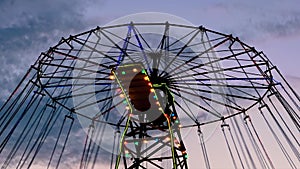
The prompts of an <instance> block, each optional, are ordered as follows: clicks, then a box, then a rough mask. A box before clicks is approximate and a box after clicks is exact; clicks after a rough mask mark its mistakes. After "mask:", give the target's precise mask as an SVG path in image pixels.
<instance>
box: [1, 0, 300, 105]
mask: <svg viewBox="0 0 300 169" xmlns="http://www.w3.org/2000/svg"><path fill="white" fill-rule="evenodd" d="M138 12H165V13H170V14H173V15H177V16H179V17H183V18H185V19H187V20H189V21H190V22H192V23H193V24H194V25H203V26H204V27H206V28H209V29H212V30H216V31H219V32H224V33H227V34H233V36H237V37H239V38H240V39H241V40H242V41H243V42H245V43H246V44H249V45H250V46H254V47H255V48H256V49H257V50H258V51H264V53H265V54H266V55H267V56H268V58H269V59H270V60H271V61H272V63H273V64H275V65H277V66H278V67H279V69H280V70H281V72H282V73H283V74H284V75H285V76H286V77H287V79H288V80H289V81H290V82H291V84H292V86H294V87H296V91H297V92H298V93H300V88H299V87H300V74H299V70H300V69H299V63H300V55H299V52H298V50H299V47H300V4H299V2H298V0H286V1H280V0H265V1H259V0H252V1H240V0H226V1H225V0H211V1H199V0H189V1H183V0H163V1H162V0H148V1H145V0H144V1H143V0H110V1H108V0H72V1H70V0H69V1H66V0H43V1H41V0H1V1H0V21H1V22H0V73H1V78H0V105H2V103H3V101H4V100H5V99H6V98H7V97H8V95H9V94H10V93H11V92H12V90H13V89H14V88H15V86H16V84H17V82H19V81H20V79H21V77H22V76H23V75H24V74H25V72H26V70H27V69H28V68H29V66H30V65H31V64H33V62H34V61H35V60H36V59H37V57H38V55H39V54H40V53H41V52H43V51H46V50H48V48H49V47H51V46H54V45H55V44H56V43H57V42H58V41H59V40H60V38H61V37H68V36H69V35H71V34H77V33H80V32H83V31H87V30H89V29H91V28H95V27H96V26H101V25H104V24H106V23H107V22H110V21H111V20H113V19H116V18H119V17H121V16H124V15H128V14H133V13H138Z"/></svg>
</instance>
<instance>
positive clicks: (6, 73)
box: [0, 0, 92, 101]
mask: <svg viewBox="0 0 300 169" xmlns="http://www.w3.org/2000/svg"><path fill="white" fill-rule="evenodd" d="M88 5H92V0H90V1H82V0H74V1H60V0H51V1H50V0H46V1H39V0H31V1H29V0H24V1H18V0H3V1H1V2H0V11H1V12H0V21H1V22H0V65H1V66H0V73H1V75H2V76H1V78H0V84H1V85H0V91H1V92H0V93H1V99H0V100H2V101H3V98H6V97H7V96H8V95H9V93H10V92H11V91H12V89H13V88H14V87H15V86H16V83H17V81H19V79H20V78H21V77H22V76H23V75H24V74H25V71H26V70H27V69H28V68H29V66H30V64H32V63H33V62H34V61H35V60H36V59H37V57H38V55H39V54H40V52H42V51H45V50H47V49H48V48H49V47H50V46H53V45H55V44H56V43H57V42H58V41H59V39H60V38H61V37H63V36H64V37H68V36H69V35H70V34H75V33H78V32H80V31H82V30H85V29H86V26H87V25H86V24H85V20H84V19H83V18H84V17H83V15H84V13H85V10H86V8H87V6H88Z"/></svg>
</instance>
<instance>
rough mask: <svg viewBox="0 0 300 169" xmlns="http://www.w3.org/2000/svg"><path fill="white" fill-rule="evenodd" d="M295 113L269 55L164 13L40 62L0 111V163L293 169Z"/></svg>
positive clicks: (61, 46) (102, 30) (66, 42)
mask: <svg viewBox="0 0 300 169" xmlns="http://www.w3.org/2000/svg"><path fill="white" fill-rule="evenodd" d="M299 102H300V98H299V96H298V95H297V93H296V92H295V91H294V90H293V88H292V87H291V86H290V85H289V84H288V83H287V81H286V80H285V79H284V77H283V76H282V74H281V73H280V72H279V70H278V69H277V68H276V67H275V66H274V65H273V64H272V63H271V62H270V61H269V59H268V58H267V57H266V56H265V54H264V53H263V52H258V51H256V50H255V48H254V47H251V46H249V45H247V44H245V43H243V42H242V41H241V40H240V39H239V38H237V37H233V36H232V35H227V34H223V33H219V32H217V31H213V30H210V29H207V28H205V27H203V26H194V25H193V24H191V23H190V22H188V21H186V20H184V19H182V18H179V17H176V16H173V15H169V14H162V13H141V14H134V15H129V16H125V17H122V18H119V19H117V20H115V21H112V22H111V23H108V24H107V25H104V26H102V27H97V28H95V29H92V30H89V31H87V32H83V33H80V34H78V35H74V36H70V37H69V38H62V39H61V40H60V41H59V43H58V44H57V45H55V46H53V47H51V48H50V49H49V50H48V51H46V52H44V53H42V54H41V55H40V57H39V58H38V59H37V61H36V62H35V63H34V64H33V65H32V66H31V68H30V69H29V70H28V72H27V73H26V75H25V76H24V78H23V79H22V81H21V82H20V84H19V85H18V86H17V88H16V90H15V91H14V92H13V93H12V95H11V96H10V97H9V98H8V100H7V102H6V103H5V104H4V105H3V106H2V107H1V109H0V110H1V114H0V115H1V119H0V143H1V147H0V148H1V149H0V153H1V156H0V161H1V162H2V164H3V165H2V168H23V167H24V168H34V167H36V166H37V165H41V166H45V167H48V168H51V167H56V168H58V167H66V166H68V165H69V163H68V160H70V156H72V158H73V159H74V158H75V159H77V160H75V161H76V162H74V165H73V166H75V167H77V168H96V167H106V168H108V167H110V168H188V167H190V168H193V167H196V166H197V167H199V166H200V165H203V166H205V167H206V168H214V167H218V165H219V164H220V163H221V164H222V163H226V162H227V164H226V165H232V166H233V167H235V168H275V167H276V166H289V167H291V168H296V166H299V165H298V164H299V161H300V156H299V137H297V134H298V133H299V130H300V117H299V111H300V108H299ZM252 119H253V120H252ZM57 131H58V133H57ZM83 131H84V132H83ZM266 132H267V133H266ZM79 133H81V134H79ZM195 138H198V139H199V140H197V141H195V140H196V139H195ZM211 138H222V139H223V140H222V139H214V140H215V141H211V142H210V141H209V140H210V139H211ZM80 139H82V141H81V142H78V141H76V140H80ZM221 140H222V141H221ZM219 142H221V143H219ZM80 145H82V149H80V150H78V148H79V147H80ZM215 145H223V146H222V147H219V148H218V150H216V147H215ZM195 146H196V147H197V148H199V150H198V149H196V148H195ZM274 146H276V147H277V149H276V150H274V151H273V147H274ZM49 150H50V153H47V154H45V153H43V152H49ZM78 151H80V152H81V153H80V154H81V156H80V155H79V156H77V157H73V156H75V154H74V153H68V152H78ZM201 152H202V156H203V157H202V158H200V157H199V155H200V153H201ZM215 153H216V154H217V155H213V154H215ZM225 153H227V154H228V155H224V154H225ZM77 154H78V153H77ZM197 154H198V155H197ZM278 154H280V155H278ZM64 159H65V160H64ZM274 159H275V160H274ZM277 159H280V160H279V161H278V160H277ZM41 160H42V161H43V162H40V161H41ZM201 160H202V161H201ZM78 161H79V162H78ZM228 161H231V163H228ZM219 167H220V166H219Z"/></svg>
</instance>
